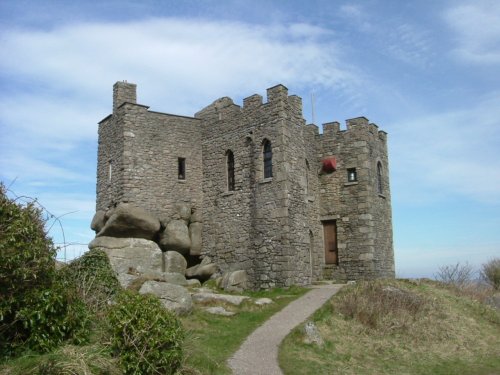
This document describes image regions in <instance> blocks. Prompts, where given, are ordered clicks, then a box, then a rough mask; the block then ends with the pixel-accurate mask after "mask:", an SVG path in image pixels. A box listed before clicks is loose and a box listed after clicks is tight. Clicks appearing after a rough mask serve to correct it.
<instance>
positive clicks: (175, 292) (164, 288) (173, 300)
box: [139, 281, 193, 315]
mask: <svg viewBox="0 0 500 375" xmlns="http://www.w3.org/2000/svg"><path fill="white" fill-rule="evenodd" d="M139 293H140V294H146V293H149V294H153V295H155V296H156V297H158V298H159V299H160V301H161V302H162V303H163V305H164V306H165V308H166V309H168V310H171V311H174V312H175V313H176V314H179V315H185V314H188V313H189V312H190V311H191V310H192V308H193V300H192V298H191V295H190V294H189V292H188V291H187V290H186V288H183V287H182V286H179V285H175V284H169V283H165V282H158V281H146V282H145V283H144V284H142V287H141V289H139Z"/></svg>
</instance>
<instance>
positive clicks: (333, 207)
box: [97, 82, 394, 289]
mask: <svg viewBox="0 0 500 375" xmlns="http://www.w3.org/2000/svg"><path fill="white" fill-rule="evenodd" d="M136 100H137V99H136V85H134V84H131V83H127V82H117V83H116V84H115V85H114V87H113V113H112V114H111V115H109V116H108V117H106V118H105V119H103V120H102V121H101V122H100V123H99V147H98V165H97V210H106V209H107V208H109V207H112V206H114V205H116V204H117V203H119V202H129V203H133V204H135V205H137V206H139V207H142V208H144V209H146V210H148V211H150V212H151V213H152V214H154V215H156V216H157V217H158V218H159V219H160V221H161V222H162V225H166V224H167V223H168V222H169V221H170V220H174V219H179V217H178V213H177V210H176V207H178V205H179V204H182V205H184V206H188V207H191V210H192V212H193V215H192V216H191V221H196V222H201V223H202V226H201V227H202V243H201V244H202V246H201V256H202V257H204V256H209V257H210V258H211V259H212V261H214V262H215V263H217V265H218V266H219V267H220V269H221V271H222V272H230V271H235V270H245V271H247V274H248V277H249V282H250V284H251V287H253V288H255V289H258V288H271V287H277V286H288V285H292V284H298V285H306V284H310V283H311V282H313V281H316V280H320V279H335V280H338V281H346V280H359V279H373V278H387V277H390V278H391V277H394V256H393V244H392V217H391V196H390V186H389V165H388V154H387V134H386V133H385V132H383V131H381V130H379V129H378V127H377V126H376V125H375V124H372V123H370V122H369V121H368V120H367V119H366V118H364V117H359V118H355V119H351V120H347V129H346V130H341V129H340V124H339V123H337V122H332V123H327V124H324V125H323V133H322V134H320V133H319V129H318V127H317V126H315V125H306V123H305V120H304V119H303V116H302V100H301V98H299V97H297V96H295V95H288V89H287V88H286V87H285V86H283V85H277V86H274V87H271V88H269V89H268V90H267V101H266V102H264V101H263V98H262V96H260V95H252V96H250V97H248V98H246V99H244V100H243V106H239V105H236V104H235V103H233V101H232V100H231V99H230V98H228V97H223V98H220V99H218V100H216V101H214V102H213V103H212V104H210V105H209V106H207V107H206V108H204V109H202V110H200V111H199V112H198V113H196V114H195V115H194V117H187V116H178V115H172V114H165V113H159V112H153V111H149V110H148V107H147V106H144V105H141V104H137V102H136ZM265 141H268V142H270V143H271V149H272V177H268V178H264V154H263V145H264V142H265ZM228 151H231V152H232V153H233V155H234V190H231V189H230V188H229V184H228V173H230V171H228V162H227V154H228ZM179 159H183V160H184V163H185V175H184V176H181V177H183V178H180V176H179ZM325 159H335V161H336V169H335V170H334V171H331V170H329V171H326V172H325V171H324V168H323V161H324V160H325ZM348 169H355V170H356V176H357V178H356V180H355V181H348V176H347V170H348ZM176 215H177V216H176ZM194 218H196V219H194ZM332 221H334V222H335V224H336V230H337V233H336V248H337V254H338V258H337V259H338V261H337V262H336V263H334V264H326V263H325V245H324V229H323V223H324V222H332ZM197 251H198V253H199V249H198V250H197Z"/></svg>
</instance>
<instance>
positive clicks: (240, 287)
mask: <svg viewBox="0 0 500 375" xmlns="http://www.w3.org/2000/svg"><path fill="white" fill-rule="evenodd" d="M220 286H221V287H222V288H223V289H224V290H227V291H228V292H242V291H244V290H246V289H248V275H247V272H246V271H243V270H238V271H233V272H228V273H226V274H224V275H223V276H222V280H221V284H220Z"/></svg>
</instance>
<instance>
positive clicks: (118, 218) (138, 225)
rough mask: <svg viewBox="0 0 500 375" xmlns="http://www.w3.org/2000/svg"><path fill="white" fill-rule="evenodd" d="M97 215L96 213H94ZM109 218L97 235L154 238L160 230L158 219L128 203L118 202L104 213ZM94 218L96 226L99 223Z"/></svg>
mask: <svg viewBox="0 0 500 375" xmlns="http://www.w3.org/2000/svg"><path fill="white" fill-rule="evenodd" d="M96 215H97V214H96ZM108 215H109V219H107V221H106V222H105V224H104V227H103V228H102V229H101V230H100V231H99V232H98V233H97V237H119V238H120V237H126V238H144V239H146V240H154V239H155V238H156V236H157V235H158V232H159V231H160V220H158V219H157V218H156V217H154V216H153V215H151V214H150V213H149V212H147V211H146V210H144V209H142V208H140V207H136V206H134V205H132V204H130V203H120V204H118V206H116V207H115V208H112V209H111V211H109V212H107V213H106V214H105V215H104V219H105V218H106V216H108ZM99 223H100V222H98V221H97V220H96V227H97V224H99Z"/></svg>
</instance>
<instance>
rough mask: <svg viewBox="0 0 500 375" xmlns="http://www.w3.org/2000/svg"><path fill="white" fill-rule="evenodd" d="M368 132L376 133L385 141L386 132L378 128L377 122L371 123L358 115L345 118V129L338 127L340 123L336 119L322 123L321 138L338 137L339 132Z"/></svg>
mask: <svg viewBox="0 0 500 375" xmlns="http://www.w3.org/2000/svg"><path fill="white" fill-rule="evenodd" d="M366 132H367V133H369V134H372V135H374V136H375V135H376V136H377V137H378V138H379V139H380V140H382V141H384V142H385V141H387V133H386V132H385V131H383V130H379V127H378V125H377V124H374V123H371V122H370V121H369V120H368V119H367V118H366V117H364V116H360V117H355V118H352V119H347V120H346V130H341V129H340V123H339V122H337V121H333V122H327V123H324V124H323V138H324V139H331V138H335V137H338V136H339V135H340V134H345V135H347V134H350V133H366Z"/></svg>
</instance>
